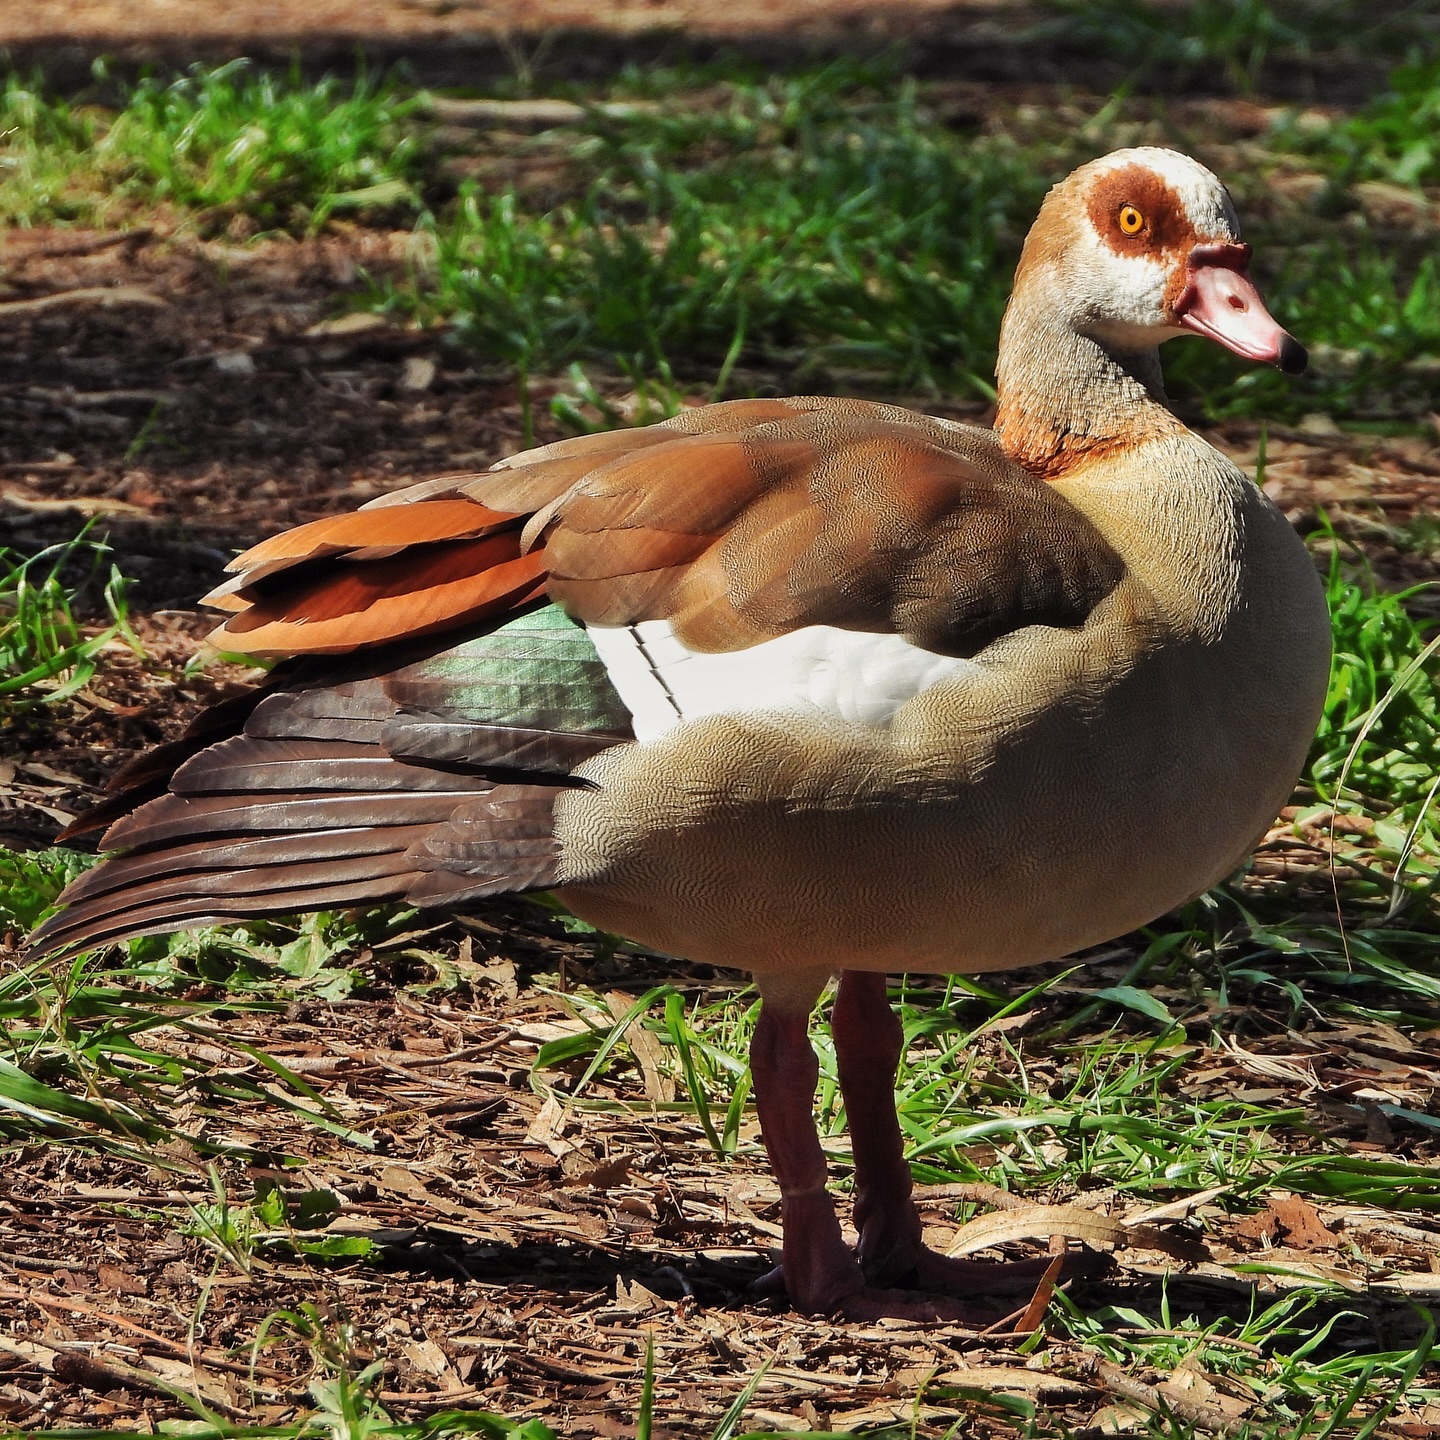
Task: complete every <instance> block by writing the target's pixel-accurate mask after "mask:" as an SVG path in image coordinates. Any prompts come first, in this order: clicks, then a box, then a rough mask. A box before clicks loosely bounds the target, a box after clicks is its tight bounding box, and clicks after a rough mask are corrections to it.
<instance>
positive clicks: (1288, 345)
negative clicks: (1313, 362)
mask: <svg viewBox="0 0 1440 1440" xmlns="http://www.w3.org/2000/svg"><path fill="white" fill-rule="evenodd" d="M1309 363H1310V355H1309V352H1308V351H1307V350H1306V349H1305V347H1304V346H1303V345H1302V344H1301V343H1300V342H1299V341H1298V340H1297V339H1296V338H1295V337H1294V336H1293V335H1287V336H1286V337H1285V339H1284V340H1283V341H1282V342H1281V345H1280V360H1279V365H1280V368H1281V369H1282V370H1283V371H1284V372H1285V373H1286V374H1287V375H1303V374H1304V373H1305V367H1306V366H1307V365H1309Z"/></svg>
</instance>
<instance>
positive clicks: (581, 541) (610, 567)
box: [217, 399, 1123, 655]
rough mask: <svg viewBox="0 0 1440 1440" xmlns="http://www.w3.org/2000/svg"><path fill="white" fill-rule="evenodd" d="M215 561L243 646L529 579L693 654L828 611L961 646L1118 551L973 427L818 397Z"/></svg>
mask: <svg viewBox="0 0 1440 1440" xmlns="http://www.w3.org/2000/svg"><path fill="white" fill-rule="evenodd" d="M361 517H364V520H363V522H362V519H361ZM236 567H237V568H238V569H239V570H240V575H239V578H238V579H237V580H236V581H235V582H233V583H232V584H231V585H230V586H227V587H224V590H223V591H222V592H221V594H220V598H221V600H222V602H223V603H224V604H225V605H227V606H228V607H230V608H234V609H237V611H238V613H237V614H236V615H235V616H234V617H233V618H232V619H231V620H229V621H228V622H227V623H226V625H225V626H224V628H223V629H222V630H221V631H220V632H219V634H218V636H217V642H218V643H220V644H222V645H223V646H224V647H225V648H227V649H232V650H239V651H244V652H248V653H251V654H256V655H285V654H292V655H293V654H324V653H339V652H341V651H344V650H349V649H353V648H356V647H358V646H367V645H376V644H383V643H388V642H390V641H392V640H395V639H397V638H403V637H405V636H407V635H415V634H424V633H432V632H435V631H439V630H444V629H445V628H446V627H448V626H451V625H455V624H458V623H462V622H466V621H470V620H474V619H476V618H479V617H483V616H485V615H488V614H498V613H502V612H504V611H506V610H510V609H514V608H518V607H522V606H524V605H526V604H529V603H533V601H534V599H535V598H536V597H537V596H538V595H539V594H540V593H541V592H542V590H547V591H548V593H549V595H550V596H551V597H552V598H554V599H555V600H558V601H559V602H560V603H561V604H562V605H563V606H564V607H565V609H566V610H567V611H569V613H570V614H571V615H573V616H575V617H576V618H578V619H580V620H582V621H585V622H587V623H590V624H598V625H620V624H628V623H632V622H635V621H640V620H653V619H669V620H671V621H672V622H673V624H674V626H675V629H676V633H677V634H678V636H679V637H680V639H681V640H683V641H684V642H685V643H686V644H688V645H690V646H691V647H692V648H695V649H699V650H734V649H742V648H744V647H746V646H749V645H753V644H757V643H759V642H760V641H763V640H766V639H770V638H772V637H774V636H776V635H780V634H784V633H785V632H787V631H790V630H794V629H798V628H800V627H802V626H806V625H836V626H841V627H844V628H847V629H856V630H870V631H877V632H888V633H895V634H900V635H903V636H905V637H906V638H907V639H909V640H911V641H912V642H913V643H915V644H917V645H920V646H922V647H924V648H925V649H928V650H933V651H936V652H937V653H941V654H949V655H970V654H974V653H975V652H976V651H978V650H980V649H982V648H983V647H984V646H985V645H987V644H988V643H990V641H992V640H994V639H995V638H997V637H998V636H1000V635H1004V634H1006V633H1008V632H1009V631H1011V630H1014V629H1017V628H1019V627H1020V626H1023V625H1029V624H1051V625H1075V624H1079V623H1080V622H1082V621H1083V620H1084V618H1085V616H1086V615H1087V614H1088V613H1089V612H1090V610H1091V609H1092V608H1093V607H1094V605H1095V604H1096V603H1097V601H1098V600H1099V599H1100V598H1101V597H1102V596H1104V595H1105V594H1106V593H1108V591H1109V590H1110V589H1111V587H1112V586H1113V585H1114V584H1115V582H1116V581H1117V580H1118V579H1119V577H1120V574H1121V571H1122V568H1123V567H1122V562H1121V561H1120V559H1119V557H1118V556H1117V555H1116V554H1115V553H1114V552H1113V551H1112V550H1111V549H1110V547H1109V546H1108V545H1107V544H1106V542H1105V541H1104V540H1103V539H1102V537H1101V536H1100V535H1099V533H1098V532H1097V531H1096V530H1095V528H1094V527H1093V526H1092V525H1091V524H1090V522H1089V521H1088V520H1087V519H1086V518H1085V517H1084V516H1083V515H1082V514H1081V513H1080V512H1079V511H1077V510H1076V509H1075V508H1074V507H1073V506H1071V505H1070V504H1069V503H1068V502H1067V501H1065V500H1064V499H1063V498H1062V497H1061V496H1060V495H1059V494H1058V493H1057V492H1056V491H1054V490H1053V489H1051V488H1050V487H1049V486H1048V485H1046V484H1045V483H1044V482H1043V481H1041V480H1039V479H1037V478H1036V477H1034V476H1033V475H1031V474H1029V473H1028V472H1027V471H1025V470H1022V469H1021V468H1020V467H1018V466H1017V465H1015V464H1014V463H1013V462H1011V461H1010V460H1009V459H1007V458H1006V456H1005V455H1004V454H1003V453H1002V452H1001V450H1000V448H999V445H998V442H996V440H995V439H994V437H993V435H991V434H990V433H989V432H988V431H982V430H976V429H973V428H971V427H968V426H961V425H955V424H952V423H950V422H947V421H943V420H936V419H933V418H930V417H927V416H922V415H918V414H916V413H915V412H913V411H908V410H903V409H901V408H899V407H897V406H888V405H875V404H870V403H867V402H863V401H841V400H825V399H793V400H745V401H734V402H730V403H728V404H721V405H708V406H704V407H701V408H698V409H694V410H689V411H686V412H683V413H682V414H680V415H678V416H676V417H675V418H674V419H673V420H669V421H666V422H665V423H664V424H661V425H656V426H652V427H650V428H648V429H644V430H637V431H618V432H609V433H606V434H603V435H591V436H582V437H579V438H578V439H575V440H566V441H561V442H560V443H558V444H555V445H548V446H544V447H542V448H540V449H538V450H533V451H529V452H527V453H526V454H523V455H518V456H515V457H514V458H512V459H511V460H508V461H505V462H503V463H502V464H501V465H499V466H497V467H496V468H495V469H494V470H492V471H490V472H489V473H487V474H484V475H478V476H475V475H468V476H467V475H461V476H455V477H453V478H447V479H442V480H438V481H428V482H426V483H425V484H424V485H422V486H417V487H414V488H412V489H411V490H409V491H402V492H400V493H399V494H397V495H391V496H386V497H385V498H384V499H383V500H381V501H377V502H375V503H374V504H373V505H372V506H370V507H367V508H366V509H365V510H363V511H361V512H359V514H358V515H354V516H344V517H340V518H338V519H335V520H324V521H317V522H315V523H314V524H312V525H309V526H304V527H301V529H300V530H298V531H295V532H291V534H290V535H288V536H281V537H279V539H278V540H275V541H267V542H266V543H265V544H264V545H262V546H258V547H256V549H255V550H253V551H251V552H249V553H248V554H246V555H243V556H241V557H240V559H239V560H238V561H237V562H236Z"/></svg>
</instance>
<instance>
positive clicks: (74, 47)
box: [0, 0, 1437, 105]
mask: <svg viewBox="0 0 1440 1440" xmlns="http://www.w3.org/2000/svg"><path fill="white" fill-rule="evenodd" d="M1147 8H1150V7H1147ZM1153 8H1155V9H1158V10H1161V11H1163V10H1164V9H1167V8H1179V6H1178V5H1174V4H1173V3H1169V4H1167V3H1161V4H1160V5H1157V6H1155V7H1153ZM1081 18H1082V19H1083V17H1081ZM1380 19H1383V17H1378V18H1377V17H1376V16H1375V15H1372V14H1369V13H1366V14H1365V15H1364V16H1363V17H1360V16H1357V17H1356V23H1355V26H1354V27H1353V31H1352V32H1351V33H1352V34H1353V35H1357V36H1360V37H1361V39H1362V43H1361V44H1359V45H1353V44H1352V45H1349V46H1348V47H1347V48H1344V49H1333V50H1331V49H1326V48H1325V47H1323V46H1320V45H1312V44H1309V43H1300V44H1296V45H1289V46H1284V45H1273V46H1267V47H1263V48H1264V49H1265V50H1266V51H1267V52H1268V53H1265V54H1261V53H1259V52H1258V51H1252V52H1251V53H1248V54H1247V55H1246V57H1245V60H1246V63H1247V64H1249V65H1254V64H1255V62H1256V61H1257V59H1258V60H1259V62H1260V63H1259V64H1258V67H1257V73H1256V74H1255V76H1254V77H1253V78H1251V77H1248V76H1247V77H1246V78H1242V79H1237V71H1236V67H1234V66H1229V65H1222V64H1219V63H1206V64H1183V65H1179V66H1177V65H1176V64H1175V63H1173V57H1168V58H1166V60H1165V61H1164V63H1162V64H1154V63H1152V60H1151V58H1147V57H1146V56H1144V55H1143V54H1142V53H1137V52H1136V51H1135V49H1134V48H1133V47H1132V48H1131V49H1130V50H1128V51H1127V52H1126V53H1123V54H1122V53H1116V51H1115V49H1114V47H1113V45H1111V44H1110V43H1109V41H1108V39H1107V37H1106V36H1105V35H1104V33H1103V31H1102V30H1101V29H1098V28H1097V29H1095V30H1093V31H1087V29H1086V27H1085V26H1084V25H1083V24H1081V25H1079V26H1076V25H1067V24H1065V23H1064V20H1063V12H1062V13H1061V14H1057V7H1053V6H1049V5H1045V4H1043V3H1025V0H866V3H857V0H737V3H733V4H727V5H715V4H711V3H707V0H312V3H307V4H303V5H302V4H299V3H294V0H227V3H225V4H223V5H222V4H197V3H194V0H28V3H26V4H23V5H20V4H11V5H8V6H6V7H4V8H3V10H0V47H3V48H4V49H5V50H6V51H8V54H9V56H10V59H11V61H12V63H13V64H14V65H15V66H16V67H17V68H18V69H21V70H22V71H23V70H25V69H28V68H31V67H35V66H39V67H41V68H43V69H44V70H45V72H46V74H47V76H49V78H50V80H51V81H52V83H56V84H59V85H62V86H68V87H71V88H76V89H79V88H83V87H86V86H89V85H91V84H92V83H93V78H94V76H93V64H94V61H95V60H96V59H97V58H102V57H103V58H104V59H105V60H106V62H107V64H108V66H109V68H110V70H111V73H112V74H124V73H132V74H133V73H135V72H136V71H137V70H139V69H142V68H145V67H147V66H151V67H153V66H156V65H158V66H162V67H163V66H175V67H177V68H183V66H185V65H187V64H189V63H191V62H193V61H196V60H203V61H207V62H210V63H215V62H219V61H223V60H229V59H232V58H235V57H237V56H242V55H243V56H249V57H251V58H253V59H255V60H257V61H259V62H261V63H268V64H275V65H289V64H291V63H295V62H296V61H297V60H298V62H299V63H300V64H301V66H302V67H303V68H304V69H305V70H306V71H308V72H310V73H318V72H319V71H322V70H340V71H346V70H349V69H352V68H353V67H354V66H355V64H356V62H357V56H359V55H362V54H363V56H364V62H363V63H365V64H366V65H367V66H369V67H372V68H374V67H377V66H378V67H384V66H388V65H391V64H399V65H401V66H402V67H403V68H404V69H405V71H406V72H407V73H408V74H409V75H410V76H412V77H413V78H414V79H415V80H417V81H418V82H420V83H422V84H425V85H431V86H436V87H441V88H447V87H450V88H467V87H476V86H486V85H491V84H494V83H495V82H497V81H500V82H518V83H520V84H521V85H522V86H528V85H529V84H531V83H532V82H534V81H536V80H543V81H546V82H549V83H553V82H555V81H557V80H587V79H596V78H600V77H603V76H607V75H612V74H614V73H615V72H616V71H618V70H620V69H623V68H624V67H625V66H629V65H635V66H647V65H673V64H687V63H689V64H694V63H705V62H707V61H712V60H715V59H719V58H735V57H741V58H744V59H748V60H751V61H753V62H755V63H757V64H760V65H766V66H780V65H786V64H797V63H813V62H815V61H816V60H822V59H827V58H833V57H837V56H841V55H854V54H861V55H871V56H883V57H885V59H886V61H887V63H891V64H898V65H900V66H902V67H904V68H905V69H907V70H910V71H913V72H915V73H917V74H923V75H927V76H931V77H935V78H949V79H952V80H970V81H979V82H984V83H986V84H994V83H1002V84H1027V85H1057V84H1063V85H1078V86H1080V87H1082V88H1085V89H1089V90H1093V91H1100V90H1105V89H1108V88H1112V87H1114V86H1116V85H1121V84H1123V85H1124V86H1126V87H1127V88H1128V89H1130V90H1131V91H1132V92H1144V91H1147V90H1154V91H1157V92H1163V93H1166V94H1168V95H1175V94H1177V93H1180V92H1182V91H1189V92H1193V93H1197V94H1220V95H1227V94H1234V93H1236V92H1237V90H1243V91H1245V92H1246V93H1247V94H1248V93H1250V92H1252V91H1253V92H1254V93H1256V94H1260V93H1263V94H1265V95H1268V96H1271V97H1273V98H1285V99H1307V100H1320V101H1323V103H1325V104H1329V105H1345V104H1354V103H1358V102H1360V101H1362V100H1364V99H1365V98H1367V97H1369V96H1370V95H1373V94H1374V93H1375V92H1376V91H1377V89H1379V88H1380V87H1381V86H1383V84H1384V82H1385V78H1386V76H1387V74H1388V73H1389V70H1390V68H1391V66H1392V65H1393V64H1394V63H1396V60H1397V59H1399V58H1403V56H1404V54H1405V50H1406V46H1407V44H1410V45H1414V44H1416V43H1417V42H1420V41H1421V40H1422V38H1424V37H1429V38H1431V39H1433V36H1434V33H1435V30H1436V26H1437V17H1436V16H1435V15H1434V14H1433V13H1432V10H1431V8H1430V7H1429V6H1426V5H1412V6H1408V7H1405V9H1404V11H1403V12H1402V13H1400V14H1397V15H1396V16H1394V17H1393V18H1392V19H1391V20H1390V21H1389V22H1388V24H1389V27H1390V29H1391V30H1393V31H1394V34H1393V35H1390V36H1389V37H1388V39H1387V41H1386V43H1383V44H1380V43H1377V39H1378V31H1377V25H1378V26H1379V29H1384V28H1385V27H1384V25H1383V24H1380ZM1338 29H1340V27H1338V26H1337V30H1338ZM1346 38H1347V40H1348V39H1349V38H1350V37H1349V36H1348V35H1347V37H1346Z"/></svg>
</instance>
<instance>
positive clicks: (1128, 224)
mask: <svg viewBox="0 0 1440 1440" xmlns="http://www.w3.org/2000/svg"><path fill="white" fill-rule="evenodd" d="M1119 219H1120V230H1121V233H1122V234H1125V235H1138V234H1139V233H1140V232H1141V231H1142V230H1143V229H1144V228H1145V217H1144V216H1143V215H1142V214H1141V213H1140V212H1139V211H1138V210H1137V209H1136V208H1135V207H1134V206H1133V205H1122V206H1121V207H1120V216H1119Z"/></svg>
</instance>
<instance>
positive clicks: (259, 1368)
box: [0, 1285, 291, 1381]
mask: <svg viewBox="0 0 1440 1440" xmlns="http://www.w3.org/2000/svg"><path fill="white" fill-rule="evenodd" d="M0 1297H4V1298H6V1299H13V1300H28V1301H29V1302H30V1303H31V1304H32V1305H34V1306H36V1307H37V1308H38V1309H41V1310H64V1311H68V1312H69V1313H70V1314H72V1315H88V1316H89V1317H90V1318H91V1319H92V1320H103V1321H104V1322H105V1323H106V1324H108V1325H115V1326H118V1327H119V1328H120V1329H121V1330H126V1331H128V1332H129V1333H130V1334H131V1335H139V1336H140V1337H141V1338H142V1339H145V1340H149V1341H151V1342H153V1343H154V1344H156V1345H162V1346H164V1347H165V1348H166V1349H167V1350H170V1351H171V1352H173V1353H174V1354H176V1355H179V1356H181V1357H183V1358H185V1359H187V1360H189V1359H191V1358H192V1357H191V1352H190V1350H189V1348H188V1347H187V1346H185V1345H182V1344H181V1343H180V1342H179V1341H178V1340H171V1339H170V1338H169V1337H168V1336H166V1335H158V1334H156V1332H155V1331H153V1330H147V1329H146V1328H145V1327H144V1326H143V1325H137V1324H136V1323H135V1322H134V1321H133V1320H127V1319H126V1318H125V1317H124V1316H123V1315H116V1314H114V1313H113V1312H112V1311H110V1310H101V1309H100V1308H99V1307H98V1306H95V1305H86V1304H84V1303H83V1302H82V1301H80V1300H64V1299H61V1298H60V1297H59V1296H58V1295H41V1294H39V1293H38V1292H36V1291H34V1290H22V1289H21V1288H20V1287H19V1286H12V1285H0ZM196 1358H198V1359H199V1360H200V1361H201V1362H202V1363H203V1364H206V1365H213V1366H215V1368H216V1369H217V1370H231V1371H233V1372H234V1373H235V1374H237V1375H251V1374H254V1375H263V1376H264V1377H265V1378H266V1379H267V1380H287V1381H288V1380H289V1379H290V1378H291V1377H290V1376H288V1375H286V1374H285V1373H284V1372H283V1371H280V1370H274V1369H272V1368H271V1367H270V1366H268V1365H253V1366H252V1365H242V1364H240V1363H239V1362H238V1361H235V1360H227V1359H226V1358H225V1357H224V1356H221V1355H213V1354H210V1353H208V1352H206V1351H197V1352H196Z"/></svg>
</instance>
